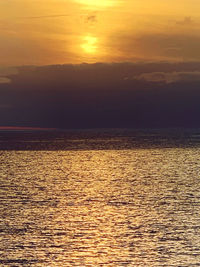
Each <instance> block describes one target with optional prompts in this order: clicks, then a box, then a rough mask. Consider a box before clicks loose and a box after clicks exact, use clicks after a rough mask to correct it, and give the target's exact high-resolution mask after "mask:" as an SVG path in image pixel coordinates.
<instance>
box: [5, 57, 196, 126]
mask: <svg viewBox="0 0 200 267" xmlns="http://www.w3.org/2000/svg"><path fill="white" fill-rule="evenodd" d="M10 79H12V83H8V84H7V85H6V86H5V84H0V100H1V104H0V106H1V108H3V112H0V126H1V125H2V126H3V125H13V126H21V125H23V126H26V127H33V126H34V127H42V128H44V127H47V128H63V129H75V128H78V129H80V128H140V127H146V128H147V127H200V121H199V118H200V90H199V88H200V62H186V63H184V62H182V63H166V62H159V63H158V62H157V63H156V62H151V63H141V62H140V63H112V64H111V63H110V64H103V63H98V64H81V65H53V66H44V67H37V66H35V67H19V68H18V74H15V75H12V76H10ZM7 103H9V106H11V107H12V108H10V109H9V108H7V107H8V106H7Z"/></svg>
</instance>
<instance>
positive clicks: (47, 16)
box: [23, 14, 69, 19]
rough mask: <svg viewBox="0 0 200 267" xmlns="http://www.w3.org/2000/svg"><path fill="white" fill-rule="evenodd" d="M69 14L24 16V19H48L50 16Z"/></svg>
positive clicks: (65, 15) (56, 16)
mask: <svg viewBox="0 0 200 267" xmlns="http://www.w3.org/2000/svg"><path fill="white" fill-rule="evenodd" d="M68 16H69V15H68V14H56V15H46V16H34V17H23V19H48V18H59V17H68Z"/></svg>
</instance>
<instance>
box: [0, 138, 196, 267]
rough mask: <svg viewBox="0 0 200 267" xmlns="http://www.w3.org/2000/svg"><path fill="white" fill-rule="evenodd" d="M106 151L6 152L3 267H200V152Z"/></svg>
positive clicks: (1, 196) (1, 193) (0, 192)
mask: <svg viewBox="0 0 200 267" xmlns="http://www.w3.org/2000/svg"><path fill="white" fill-rule="evenodd" d="M84 142H85V141H84ZM104 148H105V149H101V150H99V149H89V150H87V149H85V150H83V149H82V150H56V151H47V150H46V151H44V150H41V151H38V150H37V151H36V150H35V151H34V150H32V151H28V150H26V151H25V150H23V151H17V150H2V151H0V162H1V165H0V182H1V186H0V214H1V216H0V240H1V242H0V265H1V266H52V267H53V266H148V267H151V266H158V267H159V266H166V267H169V266H170V267H173V266H176V267H180V266H181V267H186V266H187V267H190V266H200V246H199V244H200V215H199V214H200V148H198V147H195V146H194V147H185V148H181V147H159V148H150V147H149V148H148V149H147V148H139V147H137V148H134V147H131V149H130V148H129V149H117V147H116V149H115V148H114V147H113V149H106V147H104Z"/></svg>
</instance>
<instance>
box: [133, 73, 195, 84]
mask: <svg viewBox="0 0 200 267" xmlns="http://www.w3.org/2000/svg"><path fill="white" fill-rule="evenodd" d="M134 79H137V80H144V81H147V82H164V83H175V82H179V81H185V82H189V81H200V71H194V72H171V73H170V72H168V73H167V72H152V73H142V74H140V75H138V76H135V77H134Z"/></svg>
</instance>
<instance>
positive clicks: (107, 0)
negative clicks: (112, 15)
mask: <svg viewBox="0 0 200 267" xmlns="http://www.w3.org/2000/svg"><path fill="white" fill-rule="evenodd" d="M75 1H76V2H79V3H80V4H83V5H87V6H93V7H95V6H96V7H111V6H114V5H115V4H116V1H113V0H75Z"/></svg>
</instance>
